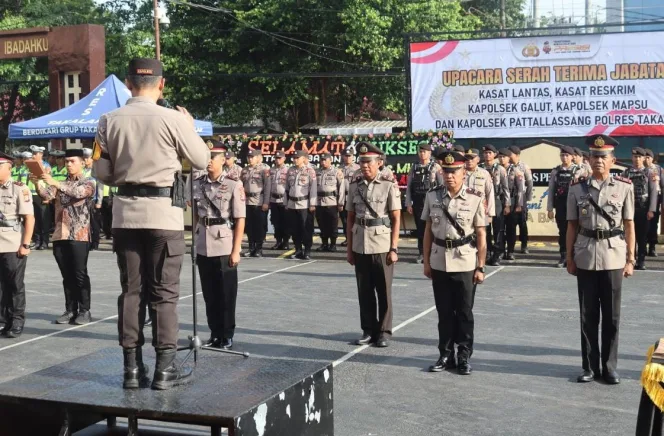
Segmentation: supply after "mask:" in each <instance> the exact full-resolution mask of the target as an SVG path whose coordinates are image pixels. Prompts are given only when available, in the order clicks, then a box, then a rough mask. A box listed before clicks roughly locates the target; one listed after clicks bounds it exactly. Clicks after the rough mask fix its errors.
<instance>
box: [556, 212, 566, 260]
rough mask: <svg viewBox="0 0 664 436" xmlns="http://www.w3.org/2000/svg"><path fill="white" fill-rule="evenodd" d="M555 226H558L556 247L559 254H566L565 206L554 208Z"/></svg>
mask: <svg viewBox="0 0 664 436" xmlns="http://www.w3.org/2000/svg"><path fill="white" fill-rule="evenodd" d="M556 225H557V226H558V247H559V248H560V254H562V255H566V254H567V239H566V238H567V206H562V205H559V206H556Z"/></svg>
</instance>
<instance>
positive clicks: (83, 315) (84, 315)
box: [74, 310, 92, 325]
mask: <svg viewBox="0 0 664 436" xmlns="http://www.w3.org/2000/svg"><path fill="white" fill-rule="evenodd" d="M90 321H92V315H90V311H89V310H84V311H83V312H80V313H79V314H78V315H77V316H76V318H74V324H76V325H85V324H89V323H90Z"/></svg>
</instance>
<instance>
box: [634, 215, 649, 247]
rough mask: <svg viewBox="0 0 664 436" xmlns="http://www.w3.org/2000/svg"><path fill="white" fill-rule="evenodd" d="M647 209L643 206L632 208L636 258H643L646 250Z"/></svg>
mask: <svg viewBox="0 0 664 436" xmlns="http://www.w3.org/2000/svg"><path fill="white" fill-rule="evenodd" d="M649 225H650V223H649V221H648V209H647V208H645V207H643V208H642V207H635V208H634V233H636V255H637V259H640V260H643V259H645V257H646V253H647V252H648V245H647V243H648V226H649Z"/></svg>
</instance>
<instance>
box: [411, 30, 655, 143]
mask: <svg viewBox="0 0 664 436" xmlns="http://www.w3.org/2000/svg"><path fill="white" fill-rule="evenodd" d="M662 40H664V32H638V33H620V34H590V35H563V36H538V37H526V38H501V39H484V40H467V41H432V42H420V43H412V44H411V46H410V50H411V57H410V70H411V87H412V120H413V130H414V131H419V130H439V129H450V130H453V131H454V134H455V135H454V136H455V137H456V138H509V137H569V136H587V135H592V134H597V133H603V134H608V135H614V136H658V135H664V115H663V114H664V44H661V41H662Z"/></svg>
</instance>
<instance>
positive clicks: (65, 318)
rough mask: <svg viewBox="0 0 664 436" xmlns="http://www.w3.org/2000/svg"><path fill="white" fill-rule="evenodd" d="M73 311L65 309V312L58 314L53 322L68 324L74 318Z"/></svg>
mask: <svg viewBox="0 0 664 436" xmlns="http://www.w3.org/2000/svg"><path fill="white" fill-rule="evenodd" d="M74 316H75V315H74V312H70V311H68V310H65V312H64V313H63V314H62V315H60V316H59V317H58V318H56V320H55V323H56V324H69V323H70V322H71V320H72V319H74Z"/></svg>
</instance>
